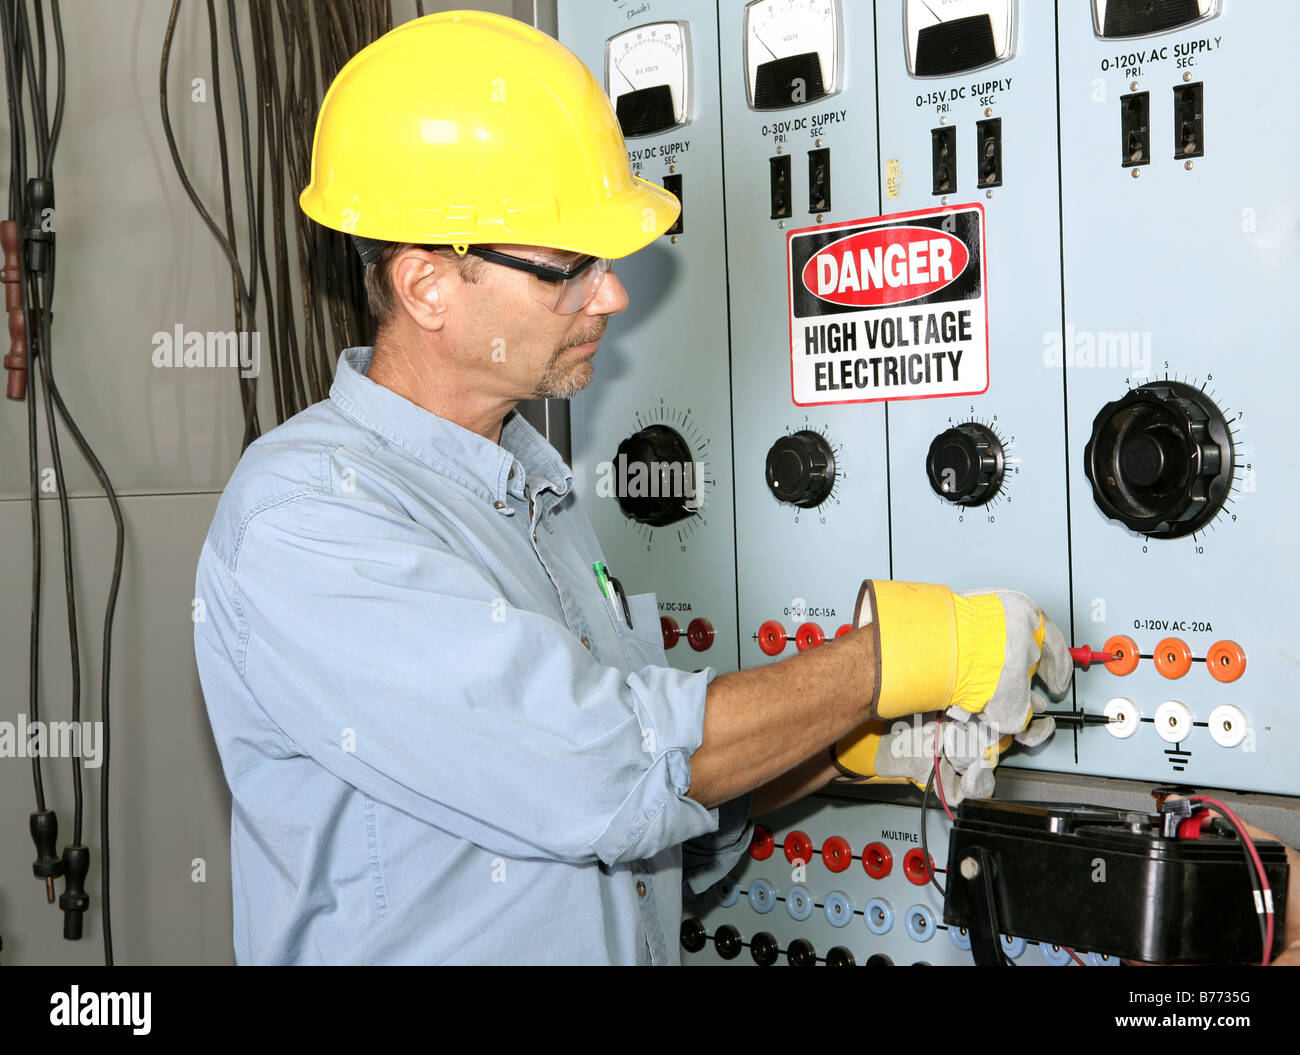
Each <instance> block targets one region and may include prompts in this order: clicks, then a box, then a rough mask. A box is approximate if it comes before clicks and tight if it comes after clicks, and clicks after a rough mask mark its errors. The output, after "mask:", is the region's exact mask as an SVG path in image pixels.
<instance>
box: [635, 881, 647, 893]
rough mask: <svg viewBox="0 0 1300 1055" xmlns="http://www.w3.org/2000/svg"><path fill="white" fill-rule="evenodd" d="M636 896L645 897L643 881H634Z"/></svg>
mask: <svg viewBox="0 0 1300 1055" xmlns="http://www.w3.org/2000/svg"><path fill="white" fill-rule="evenodd" d="M636 896H637V897H645V882H644V881H643V880H640V879H638V880H637V881H636Z"/></svg>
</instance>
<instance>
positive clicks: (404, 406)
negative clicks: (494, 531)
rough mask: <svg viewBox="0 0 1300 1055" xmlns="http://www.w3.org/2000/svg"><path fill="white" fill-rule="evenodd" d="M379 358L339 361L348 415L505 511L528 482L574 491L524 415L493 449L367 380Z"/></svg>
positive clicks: (336, 392)
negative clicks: (510, 497)
mask: <svg viewBox="0 0 1300 1055" xmlns="http://www.w3.org/2000/svg"><path fill="white" fill-rule="evenodd" d="M373 355H374V349H373V348H371V347H365V348H348V349H347V350H345V351H344V352H343V353H342V354H341V355H340V356H339V361H338V369H337V370H336V371H335V373H334V383H333V385H332V386H331V387H330V401H331V402H332V403H333V404H334V405H335V406H336V407H337V408H338V409H339V410H340V411H341V412H342V413H344V414H346V415H347V416H348V417H350V418H352V420H354V421H356V422H357V423H358V424H360V425H362V426H363V427H365V428H367V429H370V430H371V431H372V432H377V433H378V434H379V435H381V436H383V437H384V438H385V439H386V440H388V441H389V442H390V443H392V444H394V445H396V446H398V447H401V448H402V450H404V451H405V452H406V453H407V454H409V455H410V456H411V457H412V458H415V459H416V460H417V461H420V462H422V463H424V464H425V465H427V466H429V467H430V468H431V469H434V470H435V471H437V472H440V473H442V474H443V475H445V476H449V477H451V478H452V479H454V480H457V481H459V482H460V483H462V484H464V485H465V486H466V487H469V488H470V489H471V490H473V491H475V492H477V493H479V494H481V495H482V496H483V498H484V499H485V500H487V501H489V502H492V503H493V504H495V505H496V507H497V508H498V509H503V508H507V507H506V506H505V504H504V503H505V497H506V494H507V493H509V494H512V495H514V496H515V497H516V498H522V497H524V493H525V492H524V485H525V483H530V484H531V487H532V491H533V492H534V493H536V492H538V491H541V490H543V489H545V488H548V487H549V488H550V489H551V490H553V491H555V492H556V494H558V495H563V494H566V493H567V492H568V490H569V487H570V486H571V485H572V483H573V473H572V472H571V471H570V469H569V467H568V466H567V465H565V464H564V459H563V458H561V457H560V454H559V452H558V451H557V450H556V449H555V448H554V447H552V446H551V445H550V444H549V443H547V442H546V440H545V438H544V437H543V436H542V434H541V433H540V432H538V431H537V430H536V429H535V428H533V426H532V425H530V424H529V423H528V422H527V421H526V420H525V419H524V417H523V415H522V414H519V413H518V412H516V411H511V413H510V414H509V415H508V416H507V417H506V421H505V425H504V427H503V428H502V430H501V442H500V443H499V444H497V443H493V442H492V441H491V440H489V439H488V438H487V437H486V436H480V435H479V434H478V433H476V432H471V431H470V430H469V429H467V428H464V427H463V426H460V425H457V424H456V423H455V422H452V421H448V420H447V419H446V418H440V417H438V415H437V414H434V413H432V412H430V411H428V410H425V409H424V408H423V407H419V406H416V405H415V404H414V403H412V402H411V401H410V400H408V399H406V398H404V397H403V396H399V395H398V394H397V393H396V392H394V391H393V390H392V389H389V388H385V387H384V386H383V385H378V384H376V383H375V382H373V381H371V380H370V378H368V377H367V376H366V374H367V373H368V371H369V370H370V363H371V359H372V357H373Z"/></svg>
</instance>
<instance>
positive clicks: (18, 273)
mask: <svg viewBox="0 0 1300 1055" xmlns="http://www.w3.org/2000/svg"><path fill="white" fill-rule="evenodd" d="M50 27H51V29H52V31H53V35H54V44H55V63H54V75H55V80H56V84H57V89H56V96H55V104H54V113H53V119H52V120H51V119H50V115H49V110H48V107H47V101H46V94H47V86H48V73H49V70H48V63H47V53H46V22H45V10H44V5H43V4H42V3H41V0H34V2H33V3H32V5H31V18H30V20H29V18H28V4H27V3H26V2H22V3H19V2H16V0H0V29H2V32H3V45H4V55H5V83H6V88H7V92H8V103H9V118H10V128H11V137H10V188H9V207H10V212H11V214H12V215H13V216H15V217H17V219H15V220H9V221H6V222H5V224H4V225H3V226H4V228H5V230H4V232H3V237H2V240H3V244H4V250H5V274H4V282H5V287H6V308H7V310H8V312H9V318H10V323H9V330H10V338H11V347H10V355H9V356H7V357H6V359H5V365H6V367H8V368H9V369H10V381H9V386H8V393H7V394H8V396H9V397H10V398H11V399H25V400H26V402H27V423H28V447H29V450H28V455H29V458H28V464H29V477H30V501H31V506H32V615H31V629H30V651H29V671H28V680H29V695H28V700H29V710H30V713H31V716H32V721H33V723H35V722H36V721H38V716H39V714H40V709H39V696H40V693H39V666H40V590H41V536H40V530H41V524H40V503H39V496H40V489H39V482H40V481H39V475H40V474H39V471H38V469H39V467H38V454H37V427H36V418H37V410H36V391H37V383H38V381H39V387H40V393H41V399H42V405H43V407H44V413H45V419H46V426H47V429H48V435H49V444H50V457H51V461H52V463H53V470H54V481H55V490H56V493H57V497H58V503H59V516H60V526H61V528H62V541H63V566H64V593H65V600H66V607H67V613H68V635H69V649H70V657H69V659H70V664H71V678H72V693H71V718H72V722H73V723H74V724H73V728H76V729H80V725H79V723H80V722H81V669H80V651H79V642H78V634H77V622H76V580H75V575H74V572H73V566H72V537H71V515H70V508H69V503H68V493H67V482H66V478H65V475H64V470H63V462H62V457H61V453H60V447H59V433H58V421H59V420H62V422H63V424H64V426H65V427H66V428H67V430H68V432H69V434H70V435H71V436H72V439H73V442H74V443H75V444H76V446H77V448H78V450H79V451H80V452H81V454H82V456H83V457H84V458H85V460H86V462H87V464H89V465H90V467H91V470H92V471H93V472H94V473H95V476H96V478H97V479H98V480H99V483H100V486H101V488H102V489H103V491H104V494H105V496H106V498H107V499H108V503H109V507H110V509H111V511H112V514H113V520H114V525H115V546H114V563H113V574H112V579H111V582H110V586H109V595H108V600H107V603H106V606H105V613H104V638H103V662H102V668H101V686H100V688H101V697H100V708H101V721H102V727H103V744H104V755H103V759H104V760H103V767H102V774H101V777H100V781H101V787H100V840H101V854H100V883H101V889H102V897H103V910H102V913H101V919H102V927H103V942H104V962H105V963H106V964H109V965H111V964H112V962H113V946H112V922H111V916H112V914H111V897H110V882H109V880H110V870H109V862H110V854H109V757H110V754H109V728H110V726H109V714H110V708H109V703H110V691H109V689H110V675H111V664H112V630H113V619H114V614H115V612H116V607H117V595H118V589H119V586H120V583H121V576H122V557H123V550H124V545H125V526H124V522H123V519H122V513H121V508H120V506H119V504H118V501H117V494H116V492H115V491H114V489H113V485H112V482H111V481H110V479H109V477H108V474H107V472H106V471H105V469H104V467H103V465H102V463H101V462H100V461H99V459H98V457H97V456H96V455H95V452H94V450H93V449H92V447H91V446H90V444H89V443H88V442H87V440H86V438H85V436H84V435H83V434H82V432H81V430H80V429H79V428H78V427H77V424H76V422H75V420H74V418H73V417H72V414H71V412H70V411H69V410H68V407H67V404H66V403H65V402H64V400H63V397H62V395H61V394H60V392H59V389H58V385H57V382H56V381H55V377H54V369H53V361H52V354H51V350H52V329H53V311H52V305H53V295H54V242H55V234H54V230H55V224H54V215H55V213H54V182H53V175H54V154H55V149H56V147H57V145H58V139H59V131H60V128H61V126H62V121H63V105H64V95H65V77H66V60H65V54H64V44H63V23H62V19H61V17H60V12H59V4H58V0H51V4H50ZM24 73H26V77H27V83H26V86H25V90H24V82H23V75H24ZM24 108H26V110H27V113H26V114H24ZM29 129H30V131H31V133H32V143H33V146H34V150H35V156H36V175H35V176H34V177H31V178H28V175H27V146H28V130H29ZM20 338H21V339H20ZM26 359H30V360H31V361H33V362H34V363H35V366H36V371H35V373H34V374H33V375H31V376H30V377H29V376H28V370H27V363H26V361H25V360H26ZM29 382H30V383H29ZM32 766H33V782H34V787H35V796H36V810H35V812H34V813H33V814H32V818H31V833H32V837H33V840H34V841H35V844H36V851H37V859H36V861H35V863H34V864H33V873H34V874H35V875H36V876H37V878H40V879H43V880H44V882H45V886H46V897H47V900H48V901H50V902H53V901H54V879H55V878H57V877H59V876H63V878H64V892H63V893H62V894H61V895H60V896H59V899H58V900H59V908H60V909H61V910H62V911H63V914H64V921H63V935H64V937H65V938H67V939H69V940H74V941H75V940H78V939H80V938H81V936H82V922H83V918H84V914H85V912H86V911H87V909H88V908H89V897H88V895H87V894H86V892H85V879H86V876H87V874H88V872H89V869H90V849H89V847H88V846H87V845H86V842H87V840H86V839H85V824H84V816H83V812H84V794H83V788H82V780H81V777H82V774H81V759H80V757H79V754H77V753H75V752H74V754H73V757H72V758H71V769H72V785H73V802H74V817H73V837H72V842H71V843H70V844H68V845H66V846H65V847H64V848H63V852H62V854H61V855H56V853H55V848H56V846H57V842H58V819H57V816H56V814H55V811H54V810H53V809H51V808H49V805H48V803H47V801H46V796H45V785H44V779H43V774H42V769H41V765H40V757H39V755H37V754H36V753H33V759H32Z"/></svg>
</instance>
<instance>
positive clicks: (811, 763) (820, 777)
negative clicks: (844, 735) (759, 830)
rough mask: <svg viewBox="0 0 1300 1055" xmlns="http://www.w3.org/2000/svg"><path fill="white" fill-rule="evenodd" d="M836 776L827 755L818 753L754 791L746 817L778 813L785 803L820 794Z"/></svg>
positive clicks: (833, 766) (835, 771)
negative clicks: (775, 811)
mask: <svg viewBox="0 0 1300 1055" xmlns="http://www.w3.org/2000/svg"><path fill="white" fill-rule="evenodd" d="M840 775H841V774H840V771H839V770H838V769H836V768H835V765H834V763H833V762H831V758H830V752H829V751H818V752H817V753H816V754H815V755H813V756H812V758H808V759H805V760H804V761H802V762H800V763H799V765H797V766H795V767H794V769H791V770H790V771H789V772H786V773H782V774H781V775H780V776H779V777H777V778H776V779H775V780H769V781H768V782H767V783H766V784H764V785H763V786H762V787H761V788H756V789H755V790H754V798H753V800H752V802H751V803H750V806H749V815H750V816H751V817H761V816H763V814H765V813H771V812H772V811H773V810H779V809H780V808H781V807H782V806H784V805H786V804H787V803H791V802H797V801H798V800H799V799H801V798H803V797H804V796H805V795H811V794H812V793H813V792H814V791H820V790H821V789H822V788H824V787H825V786H826V785H827V784H829V783H830V782H831V781H832V780H834V779H835V778H836V777H837V776H840Z"/></svg>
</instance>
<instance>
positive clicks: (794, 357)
mask: <svg viewBox="0 0 1300 1055" xmlns="http://www.w3.org/2000/svg"><path fill="white" fill-rule="evenodd" d="M786 263H787V267H788V281H789V285H788V290H789V297H790V391H791V397H792V399H793V400H794V402H795V403H796V404H798V405H799V406H816V405H819V404H825V403H868V402H876V401H879V400H887V399H924V398H932V397H936V396H968V395H979V394H980V393H981V392H984V391H986V390H987V389H988V386H989V340H988V283H987V276H986V274H985V254H984V209H983V206H981V205H980V204H979V203H978V202H976V203H972V204H970V205H960V206H946V207H943V208H935V209H922V210H920V211H917V212H905V213H896V214H894V215H892V216H879V217H876V218H874V219H865V220H850V221H847V222H844V223H839V224H833V225H830V226H825V225H822V226H818V227H805V228H802V229H800V230H797V231H791V232H790V234H789V237H788V238H787V240H786Z"/></svg>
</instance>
